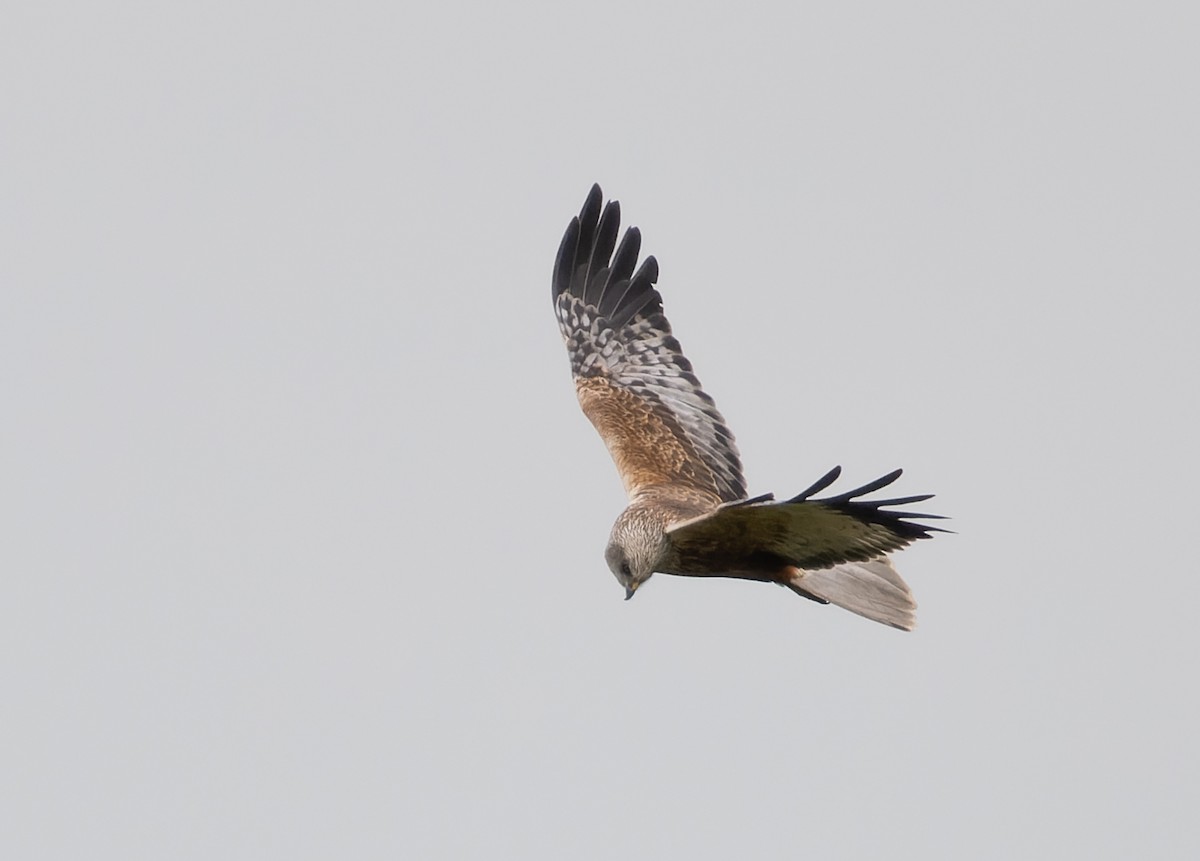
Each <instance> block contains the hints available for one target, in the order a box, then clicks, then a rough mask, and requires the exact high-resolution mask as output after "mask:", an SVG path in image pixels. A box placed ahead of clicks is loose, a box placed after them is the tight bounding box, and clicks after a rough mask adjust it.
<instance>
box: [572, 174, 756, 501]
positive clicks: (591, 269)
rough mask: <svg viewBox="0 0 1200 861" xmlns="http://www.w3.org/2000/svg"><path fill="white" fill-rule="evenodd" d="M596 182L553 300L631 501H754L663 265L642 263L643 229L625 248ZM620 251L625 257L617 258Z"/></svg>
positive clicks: (584, 401) (591, 411) (587, 406)
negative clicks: (667, 497)
mask: <svg viewBox="0 0 1200 861" xmlns="http://www.w3.org/2000/svg"><path fill="white" fill-rule="evenodd" d="M602 201H603V193H602V192H601V191H600V186H598V185H594V186H592V190H591V193H589V194H588V197H587V200H586V201H585V202H584V204H583V209H582V210H581V211H580V213H579V216H578V217H577V218H573V219H571V223H570V225H568V226H567V231H566V233H565V234H564V236H563V239H562V244H561V245H560V246H559V249H558V258H557V260H556V261H555V264H554V283H553V298H554V310H555V313H556V314H557V315H558V323H559V327H560V328H561V330H562V336H563V340H564V341H565V342H566V345H567V352H568V354H569V355H570V358H571V373H572V374H573V375H574V377H575V388H576V393H577V394H578V396H579V404H580V406H581V407H582V408H583V412H584V414H585V415H587V417H588V418H589V419H590V420H591V422H592V424H593V425H595V427H596V430H597V431H599V432H600V436H601V438H603V440H604V443H605V445H607V446H608V450H609V453H610V454H611V455H612V458H613V461H614V462H615V463H616V465H617V471H618V472H619V473H620V474H621V481H622V482H623V483H624V485H625V491H626V493H628V494H629V497H630V499H633V498H635V497H636V496H637V495H638V494H639V493H640V492H642V491H645V490H648V489H651V488H667V487H669V488H671V489H672V490H673V491H677V492H679V493H683V494H690V495H692V496H697V495H698V496H700V497H702V498H709V499H711V503H712V504H713V505H715V504H717V503H718V502H731V501H734V500H738V499H742V498H744V497H745V495H746V484H745V480H744V479H743V478H742V465H741V461H739V459H738V451H737V446H736V445H734V441H733V434H731V433H730V432H729V429H728V428H727V427H726V426H725V419H724V418H723V417H722V416H721V414H720V413H719V412H718V411H717V408H716V405H715V404H714V403H713V399H712V398H711V397H709V396H708V395H707V394H706V393H705V392H704V390H703V389H701V388H700V381H699V380H698V379H696V376H695V374H693V373H692V364H691V362H689V361H688V360H687V359H686V358H685V357H684V355H683V353H682V351H681V349H680V346H679V342H678V341H677V340H675V338H674V337H673V336H672V335H671V324H670V323H668V322H667V318H666V317H664V316H663V313H662V297H661V296H660V295H659V293H658V291H657V290H656V289H654V284H655V282H656V281H657V280H658V263H657V261H655V259H654V258H653V257H647V258H646V259H645V260H644V261H643V262H642V265H641V267H640V268H638V269H637V271H636V272H635V271H634V267H635V266H636V265H637V258H638V252H639V251H640V249H641V242H642V238H641V233H640V232H639V231H638V229H637V228H636V227H631V228H629V229H628V230H626V231H625V235H624V237H623V238H622V239H621V242H620V244H619V245H617V244H616V239H617V232H618V228H619V227H620V220H621V208H620V205H619V204H618V203H617V202H616V201H615V200H613V201H609V203H608V205H607V206H604V207H603V211H601V203H602ZM614 247H615V253H614Z"/></svg>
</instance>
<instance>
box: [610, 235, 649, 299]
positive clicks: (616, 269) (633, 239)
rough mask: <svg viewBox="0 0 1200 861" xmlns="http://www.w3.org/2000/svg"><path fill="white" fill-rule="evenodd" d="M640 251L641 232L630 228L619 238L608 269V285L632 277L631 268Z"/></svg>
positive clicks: (635, 263)
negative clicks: (619, 242)
mask: <svg viewBox="0 0 1200 861" xmlns="http://www.w3.org/2000/svg"><path fill="white" fill-rule="evenodd" d="M641 250H642V231H640V230H638V229H637V228H636V227H630V228H629V229H628V230H626V231H625V235H624V236H622V237H621V244H620V245H618V246H617V253H616V255H615V256H614V257H613V261H612V266H610V267H609V272H608V284H617V283H619V282H621V281H624V280H626V279H628V278H631V277H632V276H633V267H634V266H636V265H637V258H638V254H640V253H641ZM606 286H607V285H606Z"/></svg>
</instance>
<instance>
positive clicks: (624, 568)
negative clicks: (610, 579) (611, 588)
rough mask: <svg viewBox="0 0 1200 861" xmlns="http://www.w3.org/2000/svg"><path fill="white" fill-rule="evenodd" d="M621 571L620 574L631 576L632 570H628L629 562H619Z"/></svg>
mask: <svg viewBox="0 0 1200 861" xmlns="http://www.w3.org/2000/svg"><path fill="white" fill-rule="evenodd" d="M621 573H622V574H624V575H625V576H626V577H632V576H633V572H632V571H630V570H629V563H628V562H622V563H621Z"/></svg>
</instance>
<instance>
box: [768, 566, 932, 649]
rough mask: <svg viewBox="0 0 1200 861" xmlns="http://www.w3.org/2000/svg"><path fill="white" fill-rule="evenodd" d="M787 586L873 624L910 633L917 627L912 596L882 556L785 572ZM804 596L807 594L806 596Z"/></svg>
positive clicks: (792, 569)
mask: <svg viewBox="0 0 1200 861" xmlns="http://www.w3.org/2000/svg"><path fill="white" fill-rule="evenodd" d="M788 573H789V574H790V575H791V580H790V581H788V582H787V583H786V584H785V585H787V586H790V587H791V588H793V589H794V590H796V591H797V592H799V593H800V594H801V595H805V597H808V596H809V595H814V596H816V597H817V598H820V599H821V600H823V601H828V602H829V603H830V604H836V605H837V606H839V607H842V608H843V609H846V610H849V611H850V612H851V613H857V614H858V615H860V616H865V617H866V618H868V619H871V620H872V621H875V622H882V623H883V624H885V625H891V626H892V627H893V628H900V629H901V630H903V631H911V630H912V629H913V628H914V627H916V624H917V617H916V614H915V612H914V611H915V610H916V609H917V605H916V602H915V601H913V596H912V592H911V591H910V590H909V588H908V584H907V583H905V582H904V580H903V579H902V578H901V577H900V575H899V574H898V573H896V569H895V568H893V567H892V562H891V560H890V559H888V558H887V557H886V556H881V557H880V558H878V559H872V560H871V561H870V562H846V563H844V564H842V565H834V566H833V567H832V568H821V569H820V570H817V571H807V570H805V569H803V568H794V567H793V568H789V569H788ZM805 593H808V594H807V595H806V594H805Z"/></svg>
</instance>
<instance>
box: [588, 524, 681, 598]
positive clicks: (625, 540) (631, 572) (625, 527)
mask: <svg viewBox="0 0 1200 861" xmlns="http://www.w3.org/2000/svg"><path fill="white" fill-rule="evenodd" d="M630 515H631V512H630V511H629V510H626V512H625V513H624V514H622V515H621V517H619V518H618V519H617V522H616V524H615V525H614V526H613V531H612V536H611V537H610V538H609V539H608V547H607V548H606V549H605V551H604V559H605V561H606V562H608V567H609V569H610V570H611V571H612V573H613V576H614V577H616V578H617V582H618V583H620V584H621V585H622V586H624V587H625V600H626V601H628V600H629V599H630V598H632V597H633V593H634V592H636V591H637V590H638V587H640V586H641V585H642V584H643V583H645V582H646V581H647V580H649V579H650V575H651V574H653V573H654V572H655V571H656V570H657V569H658V568H659V566H660V564H661V563H662V561H663V557H664V556H665V555H666V552H667V546H668V544H667V536H666V534H665V533H664V532H663V529H662V527H661V526H659V525H658V524H657V523H654V522H652V521H650V520H648V519H646V518H642V517H637V516H630Z"/></svg>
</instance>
